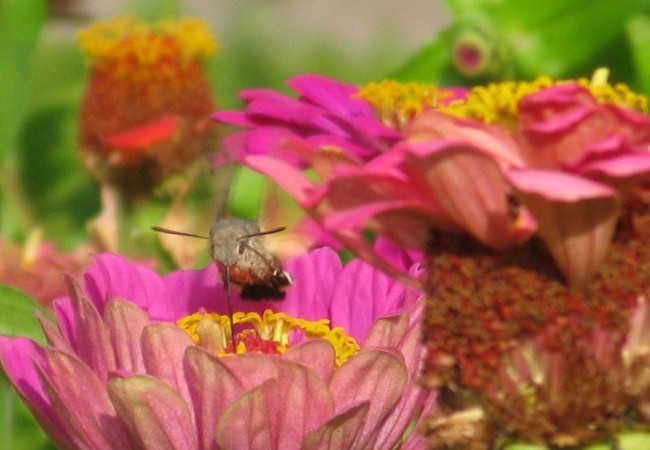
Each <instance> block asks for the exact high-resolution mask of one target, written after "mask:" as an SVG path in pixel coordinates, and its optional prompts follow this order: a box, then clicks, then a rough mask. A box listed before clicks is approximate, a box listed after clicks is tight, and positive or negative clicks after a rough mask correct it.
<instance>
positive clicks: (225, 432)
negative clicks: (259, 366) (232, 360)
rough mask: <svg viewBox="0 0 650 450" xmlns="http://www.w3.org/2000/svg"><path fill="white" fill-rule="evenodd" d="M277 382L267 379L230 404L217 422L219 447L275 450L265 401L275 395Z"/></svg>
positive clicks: (242, 449)
mask: <svg viewBox="0 0 650 450" xmlns="http://www.w3.org/2000/svg"><path fill="white" fill-rule="evenodd" d="M277 390H278V382H277V381H276V380H267V381H266V382H264V383H263V384H262V385H260V386H258V387H256V388H255V389H253V390H251V391H249V392H247V393H245V394H243V395H242V396H241V397H240V398H239V399H238V400H237V401H235V402H234V403H232V404H231V405H230V406H229V407H228V409H226V411H225V412H224V414H223V415H222V416H221V418H220V419H219V422H217V428H216V441H217V445H218V446H219V448H233V449H234V448H236V449H241V450H257V449H260V448H268V449H276V448H277V447H276V446H275V445H273V443H274V442H275V440H274V438H275V436H274V433H273V428H272V425H271V414H269V411H267V409H266V404H265V400H266V399H267V398H269V397H272V396H277Z"/></svg>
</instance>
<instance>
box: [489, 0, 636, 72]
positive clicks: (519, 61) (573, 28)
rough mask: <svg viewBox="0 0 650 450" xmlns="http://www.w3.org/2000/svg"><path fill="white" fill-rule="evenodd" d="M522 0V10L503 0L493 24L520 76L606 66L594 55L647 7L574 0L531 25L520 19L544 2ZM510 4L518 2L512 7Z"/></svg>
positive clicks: (627, 1)
mask: <svg viewBox="0 0 650 450" xmlns="http://www.w3.org/2000/svg"><path fill="white" fill-rule="evenodd" d="M525 3H526V5H527V6H528V7H527V8H525V9H524V8H523V7H521V3H520V2H519V1H516V2H515V1H514V0H510V1H509V2H506V3H505V4H504V10H503V12H502V14H501V17H500V21H499V27H500V28H501V29H502V30H503V33H504V39H505V41H506V42H507V43H508V44H509V45H510V48H511V51H512V52H513V56H512V58H513V63H514V64H515V65H516V67H517V69H518V72H519V73H521V74H522V75H523V76H524V77H526V78H532V77H535V76H537V75H540V74H542V73H548V74H550V75H552V76H567V75H576V73H575V72H576V71H579V70H581V68H582V67H585V66H592V67H591V68H595V66H598V65H602V64H603V63H604V64H607V63H608V62H607V61H602V60H596V57H597V56H598V55H599V54H600V53H601V52H602V51H603V50H604V49H606V48H607V46H608V45H609V44H610V43H612V42H616V41H617V40H618V39H620V37H621V36H623V35H624V31H625V29H624V26H625V23H626V21H627V20H629V19H630V18H631V17H633V16H634V15H635V14H638V13H640V12H641V11H643V9H644V8H646V7H647V6H648V4H647V1H639V0H619V1H616V2H611V1H610V0H597V1H590V2H588V4H587V3H585V4H584V5H582V4H579V2H576V4H575V5H574V6H575V7H574V8H572V9H570V10H565V11H563V12H562V14H559V15H557V16H552V17H548V18H547V20H545V21H544V22H540V23H538V24H537V25H536V26H534V27H533V26H532V25H533V24H530V25H531V26H529V24H527V23H526V22H525V21H523V20H522V18H523V17H525V15H526V14H528V13H529V11H531V10H534V8H536V7H539V8H544V7H545V5H546V4H547V3H548V2H543V1H542V0H528V1H526V2H525ZM515 4H517V5H519V6H518V7H517V8H515V7H514V5H515ZM505 6H508V8H505ZM509 8H512V9H509ZM621 50H622V49H621ZM617 56H618V58H619V59H620V58H621V57H623V56H624V52H623V51H619V52H618V54H617Z"/></svg>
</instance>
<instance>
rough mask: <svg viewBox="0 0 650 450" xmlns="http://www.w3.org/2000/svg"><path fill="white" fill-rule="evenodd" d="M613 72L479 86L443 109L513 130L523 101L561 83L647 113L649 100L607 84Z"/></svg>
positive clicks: (601, 71) (620, 87) (600, 99)
mask: <svg viewBox="0 0 650 450" xmlns="http://www.w3.org/2000/svg"><path fill="white" fill-rule="evenodd" d="M608 76H609V71H608V70H607V69H604V68H601V69H597V70H596V71H595V72H594V75H593V77H592V78H591V79H588V78H579V79H577V80H562V81H554V80H553V79H552V78H551V77H549V76H546V75H542V76H540V77H538V78H536V79H535V80H533V81H502V82H498V83H490V84H488V85H486V86H476V87H474V88H472V89H471V90H470V92H469V93H468V94H467V96H466V98H464V99H461V100H454V101H451V102H449V104H448V105H444V106H441V107H440V110H441V111H443V112H445V113H448V114H451V115H454V116H457V117H462V118H466V119H472V120H480V121H482V122H484V123H489V124H498V125H501V126H503V127H505V128H506V129H512V128H513V127H514V124H515V122H516V120H517V115H518V113H519V109H518V105H519V101H520V100H521V99H522V98H523V97H525V96H526V95H529V94H532V93H534V92H537V91H540V90H542V89H544V88H548V87H551V86H554V85H557V84H565V83H578V84H579V85H581V86H583V87H585V88H587V89H589V91H590V92H591V94H592V95H593V96H594V98H595V99H596V100H597V101H598V102H600V103H603V104H615V105H618V106H621V107H623V108H627V109H632V110H635V111H640V112H646V111H647V98H646V97H645V96H643V95H641V94H637V93H635V92H632V91H631V90H630V89H629V88H628V87H627V86H626V85H624V84H621V83H618V84H615V85H612V84H610V83H609V82H608V81H607V78H608Z"/></svg>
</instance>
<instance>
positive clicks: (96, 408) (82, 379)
mask: <svg viewBox="0 0 650 450" xmlns="http://www.w3.org/2000/svg"><path fill="white" fill-rule="evenodd" d="M46 358H47V368H46V369H45V370H44V371H43V373H42V374H41V382H42V383H43V385H44V387H45V390H46V392H47V395H48V397H49V398H50V400H51V401H52V405H53V407H54V409H55V410H56V413H57V415H58V416H59V418H60V419H61V426H62V429H63V430H65V431H66V433H67V434H68V435H69V436H70V437H71V439H72V440H73V441H74V442H75V447H77V448H93V449H113V448H126V447H128V445H129V442H128V439H127V437H126V434H125V432H124V429H123V428H122V424H121V423H120V422H119V421H118V420H117V417H116V414H115V410H114V409H113V405H112V404H111V402H110V399H109V398H108V394H107V392H106V386H105V384H104V383H103V382H102V381H101V380H100V379H99V378H98V377H97V375H96V374H95V373H93V372H92V371H91V370H90V369H89V368H88V367H87V366H86V365H85V364H84V363H83V362H82V361H81V360H79V359H78V358H77V357H75V356H73V355H70V354H67V353H63V352H61V351H58V350H48V351H46Z"/></svg>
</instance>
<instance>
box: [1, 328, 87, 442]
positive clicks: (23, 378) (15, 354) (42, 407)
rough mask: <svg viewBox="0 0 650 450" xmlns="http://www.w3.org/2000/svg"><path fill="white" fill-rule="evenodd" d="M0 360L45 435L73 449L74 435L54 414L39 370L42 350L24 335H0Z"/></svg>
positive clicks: (43, 358) (40, 368) (43, 356)
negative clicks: (8, 336) (10, 336)
mask: <svg viewBox="0 0 650 450" xmlns="http://www.w3.org/2000/svg"><path fill="white" fill-rule="evenodd" d="M0 360H1V361H2V367H3V369H4V372H5V374H6V375H7V377H8V378H9V380H11V382H12V384H13V385H14V386H15V387H16V390H17V391H18V393H19V394H20V396H21V397H22V398H23V399H25V403H26V404H27V405H28V406H29V409H30V411H31V412H32V414H34V417H35V418H36V419H38V422H39V423H40V424H41V426H42V427H43V428H44V429H45V431H46V432H47V433H48V435H49V436H50V437H51V438H52V439H53V440H54V442H56V443H57V445H59V446H60V447H61V448H72V447H74V445H73V443H72V442H73V440H74V439H73V438H72V435H71V434H70V433H69V432H68V430H67V429H66V427H64V424H63V423H62V421H61V418H60V417H59V416H58V415H57V414H56V411H55V410H54V406H53V405H52V402H51V400H50V399H49V398H48V396H47V394H46V392H45V389H44V386H43V385H42V384H41V383H40V377H39V371H40V370H42V368H43V366H44V364H45V351H44V350H43V349H42V348H41V347H39V346H38V344H36V343H35V342H34V341H32V340H30V339H27V338H16V339H10V338H7V337H4V336H0Z"/></svg>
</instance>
